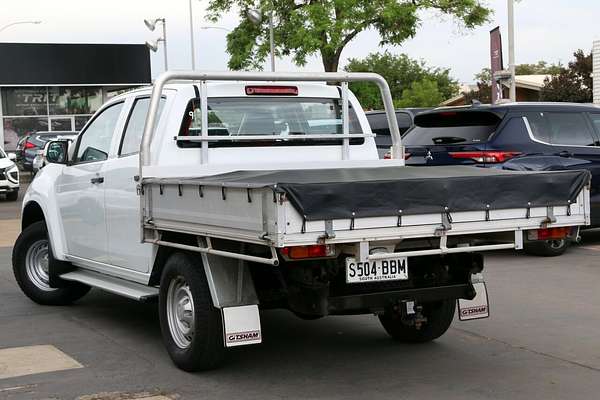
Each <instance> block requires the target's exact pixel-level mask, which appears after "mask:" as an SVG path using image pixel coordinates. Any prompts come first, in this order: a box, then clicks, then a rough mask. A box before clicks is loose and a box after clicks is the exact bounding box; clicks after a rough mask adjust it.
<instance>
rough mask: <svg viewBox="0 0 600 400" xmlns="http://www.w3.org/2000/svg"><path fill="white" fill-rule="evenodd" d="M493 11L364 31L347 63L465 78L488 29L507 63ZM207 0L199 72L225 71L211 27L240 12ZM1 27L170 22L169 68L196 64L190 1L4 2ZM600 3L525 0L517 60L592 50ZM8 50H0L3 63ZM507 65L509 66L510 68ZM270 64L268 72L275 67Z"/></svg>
mask: <svg viewBox="0 0 600 400" xmlns="http://www.w3.org/2000/svg"><path fill="white" fill-rule="evenodd" d="M483 1H484V3H486V4H487V5H488V6H489V7H490V8H491V9H492V10H494V14H493V15H492V17H491V20H490V21H489V22H488V23H486V24H484V25H483V26H481V27H479V28H477V29H473V30H467V29H465V28H464V27H461V26H460V24H458V23H457V21H455V20H453V19H452V18H450V17H447V16H442V15H439V14H436V13H434V12H423V13H422V14H421V18H422V22H421V26H420V27H419V29H418V31H417V34H416V36H415V37H414V38H412V39H409V40H407V41H406V42H404V43H403V44H402V45H401V46H387V47H385V48H382V47H379V46H378V45H377V43H378V42H379V36H378V34H377V32H375V31H365V32H363V33H361V34H360V35H358V37H357V38H356V39H355V40H354V41H353V42H351V43H350V45H349V46H348V47H346V49H345V50H344V52H343V53H342V57H341V58H342V61H341V67H343V65H345V64H346V62H347V59H348V58H361V57H365V56H367V55H368V54H369V53H371V52H377V51H384V50H386V49H387V50H389V51H390V52H392V53H396V54H397V53H406V54H407V55H409V56H410V57H412V58H416V59H422V60H424V61H425V62H426V63H427V64H428V65H430V66H433V67H443V68H449V69H450V70H451V75H452V76H453V77H454V78H455V79H457V80H459V81H460V82H463V83H469V82H473V81H474V75H475V74H476V73H477V72H479V71H480V70H481V69H482V68H483V67H487V66H489V31H490V30H491V29H493V28H494V27H496V26H500V27H501V30H502V39H503V45H504V60H505V63H507V62H508V49H507V45H508V34H507V30H506V22H507V13H506V3H507V2H506V0H483ZM206 5H207V0H200V1H199V0H193V16H194V30H195V35H194V37H195V49H196V69H200V70H226V69H227V59H228V55H227V53H226V51H225V46H226V39H225V37H226V34H227V32H226V31H225V30H221V29H203V28H206V27H210V26H219V27H223V28H229V29H232V28H234V27H235V26H236V25H237V23H238V21H239V18H240V17H239V15H238V13H237V12H236V11H235V10H234V11H232V12H230V13H229V14H227V15H224V16H223V18H222V19H221V20H220V21H219V22H218V23H216V24H212V23H210V22H207V21H206V19H205V15H206V13H205V8H206ZM0 9H1V10H2V12H1V13H0V29H2V27H3V26H5V25H6V24H9V23H12V22H16V21H24V20H41V21H42V23H41V24H38V25H27V24H25V25H15V26H12V27H9V28H7V29H6V30H3V31H1V32H0V42H31V43H144V42H145V41H146V40H153V39H155V38H157V37H158V35H159V34H158V32H157V31H155V32H150V31H149V30H148V29H147V28H146V27H145V26H144V23H143V20H144V18H156V17H164V18H166V20H167V40H168V42H167V43H168V59H169V68H170V69H189V68H190V66H191V57H190V53H191V51H190V29H189V3H188V0H95V1H91V0H0ZM598 17H600V1H599V0H520V1H518V2H517V3H516V5H515V35H516V40H515V55H516V62H517V64H520V63H534V62H537V61H538V60H545V61H548V62H551V63H557V62H562V63H563V64H566V63H567V62H568V61H569V60H570V59H571V56H572V53H573V52H574V51H575V50H577V49H579V48H582V49H584V50H585V51H589V50H590V49H591V47H592V42H593V40H596V39H600V27H598ZM162 51H163V50H162V48H161V49H159V50H158V52H157V53H151V58H152V73H153V76H156V75H158V74H159V73H160V72H162V70H163V53H162ZM1 59H2V55H1V54H0V60H1ZM505 67H506V65H505ZM268 68H269V67H268V65H267V64H266V63H265V70H268ZM277 70H279V71H297V70H302V71H322V70H323V67H322V65H321V62H320V60H319V59H318V58H317V57H313V58H311V59H309V62H308V64H307V65H306V66H304V67H302V68H299V67H297V66H295V65H294V64H293V63H292V62H291V61H290V60H289V59H285V58H284V59H277Z"/></svg>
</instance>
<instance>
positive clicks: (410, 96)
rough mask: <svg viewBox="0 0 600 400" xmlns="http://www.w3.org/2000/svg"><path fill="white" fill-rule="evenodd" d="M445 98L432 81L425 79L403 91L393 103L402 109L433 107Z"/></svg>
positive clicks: (436, 84)
mask: <svg viewBox="0 0 600 400" xmlns="http://www.w3.org/2000/svg"><path fill="white" fill-rule="evenodd" d="M444 100H445V98H444V96H443V95H442V93H441V92H440V90H439V88H438V83H437V82H436V81H434V80H433V79H428V78H425V79H423V80H422V81H417V82H414V83H413V84H412V86H411V87H410V88H409V89H404V91H403V92H402V98H401V99H400V100H398V101H396V102H395V103H394V105H395V106H396V107H398V108H404V107H433V106H437V105H439V104H440V103H441V102H442V101H444Z"/></svg>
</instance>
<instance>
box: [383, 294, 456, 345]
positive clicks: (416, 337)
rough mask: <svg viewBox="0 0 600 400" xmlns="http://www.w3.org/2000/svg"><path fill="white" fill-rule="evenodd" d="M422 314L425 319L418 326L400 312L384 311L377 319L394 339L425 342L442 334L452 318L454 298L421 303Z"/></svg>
mask: <svg viewBox="0 0 600 400" xmlns="http://www.w3.org/2000/svg"><path fill="white" fill-rule="evenodd" d="M422 306H423V310H422V311H421V313H422V315H423V316H424V317H425V318H426V319H427V320H426V321H425V322H423V323H422V324H421V325H420V327H419V328H417V327H416V326H415V325H414V324H410V323H408V321H407V320H406V319H403V318H402V316H401V315H400V313H392V312H386V313H385V314H383V315H380V316H379V320H380V321H381V324H382V325H383V328H384V329H385V330H386V332H387V333H388V334H389V335H390V336H391V337H392V338H393V339H394V340H397V341H399V342H404V343H425V342H430V341H432V340H435V339H437V338H439V337H440V336H442V335H443V334H444V333H446V331H447V330H448V328H449V327H450V324H451V323H452V320H453V319H454V312H455V310H456V300H452V299H448V300H442V301H436V302H431V303H423V304H422Z"/></svg>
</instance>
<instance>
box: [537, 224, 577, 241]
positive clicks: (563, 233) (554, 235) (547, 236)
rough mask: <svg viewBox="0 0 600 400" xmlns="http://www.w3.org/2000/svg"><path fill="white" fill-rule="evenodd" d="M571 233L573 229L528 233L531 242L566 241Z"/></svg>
mask: <svg viewBox="0 0 600 400" xmlns="http://www.w3.org/2000/svg"><path fill="white" fill-rule="evenodd" d="M569 233H571V227H569V226H565V227H562V228H545V229H536V230H532V231H529V232H528V233H527V238H528V239H529V240H558V239H564V238H566V237H567V236H569Z"/></svg>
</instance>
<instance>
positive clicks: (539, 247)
mask: <svg viewBox="0 0 600 400" xmlns="http://www.w3.org/2000/svg"><path fill="white" fill-rule="evenodd" d="M570 244H571V242H570V241H569V240H568V239H556V240H543V241H539V242H529V243H526V244H525V246H524V250H525V252H526V253H527V254H531V255H534V256H542V257H556V256H560V255H561V254H563V253H564V252H565V251H566V250H567V248H568V247H569V245H570Z"/></svg>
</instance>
